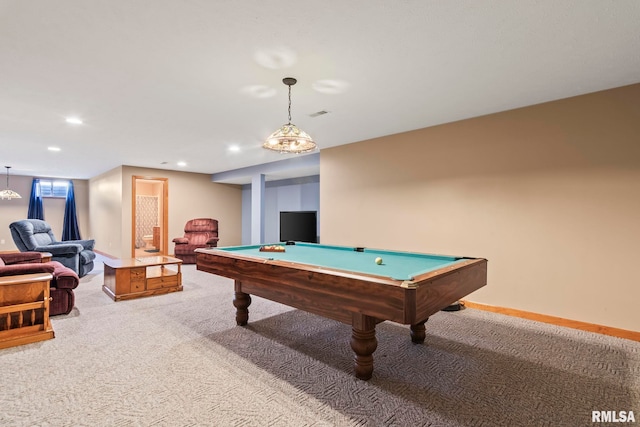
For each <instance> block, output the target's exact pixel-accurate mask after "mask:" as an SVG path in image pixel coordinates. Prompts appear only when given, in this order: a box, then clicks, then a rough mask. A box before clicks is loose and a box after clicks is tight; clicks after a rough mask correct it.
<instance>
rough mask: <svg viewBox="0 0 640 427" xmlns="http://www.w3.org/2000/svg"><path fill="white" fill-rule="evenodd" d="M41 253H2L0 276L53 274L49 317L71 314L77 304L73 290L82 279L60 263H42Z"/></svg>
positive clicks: (50, 286) (50, 285) (0, 256)
mask: <svg viewBox="0 0 640 427" xmlns="http://www.w3.org/2000/svg"><path fill="white" fill-rule="evenodd" d="M42 255H43V254H42V253H41V252H11V253H0V276H17V275H21V274H31V273H51V274H52V275H53V279H52V280H51V283H50V284H49V289H50V296H51V298H52V299H51V303H50V304H49V315H50V316H55V315H57V314H69V313H70V312H71V310H72V309H73V306H74V304H75V295H74V293H73V290H74V289H75V288H77V287H78V284H79V283H80V278H79V277H78V275H77V274H76V272H75V271H73V270H72V269H70V268H69V267H65V266H64V265H62V264H61V263H59V262H58V261H49V262H42Z"/></svg>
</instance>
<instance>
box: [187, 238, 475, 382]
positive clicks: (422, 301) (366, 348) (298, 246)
mask: <svg viewBox="0 0 640 427" xmlns="http://www.w3.org/2000/svg"><path fill="white" fill-rule="evenodd" d="M275 245H276V246H279V247H278V248H275V249H279V250H280V252H264V251H261V248H264V246H265V245H250V246H233V247H219V248H211V249H197V250H196V265H197V269H198V270H202V271H206V272H209V273H213V274H216V275H219V276H224V277H229V278H231V279H234V281H235V297H234V300H233V305H234V306H235V307H236V323H237V324H238V325H241V326H244V325H246V324H247V322H248V320H249V310H248V307H249V305H250V304H251V295H252V294H253V295H257V296H260V297H263V298H266V299H269V300H272V301H276V302H279V303H282V304H286V305H288V306H291V307H295V308H298V309H301V310H305V311H308V312H310V313H314V314H318V315H320V316H324V317H328V318H330V319H335V320H338V321H340V322H343V323H346V324H350V325H351V326H352V335H351V348H352V349H353V351H354V353H355V375H356V377H357V378H359V379H362V380H368V379H369V378H371V375H372V373H373V352H374V351H375V350H376V347H377V345H378V341H377V340H376V331H375V328H376V324H377V323H380V322H383V321H385V320H390V321H393V322H397V323H400V324H404V325H410V335H411V340H412V341H413V342H414V343H423V342H424V340H425V322H426V321H427V320H428V319H429V316H431V315H432V314H434V313H437V312H438V311H440V310H441V309H443V308H445V307H447V306H449V305H450V304H452V303H454V302H456V301H458V300H459V299H460V298H462V297H464V296H465V295H468V294H469V293H471V292H473V291H475V290H477V289H479V288H481V287H482V286H484V285H486V283H487V260H486V259H483V258H469V257H458V256H443V255H429V254H421V253H412V252H399V251H387V250H378V249H369V248H360V247H347V246H330V245H322V244H313V243H300V242H287V243H286V244H285V243H279V244H275ZM269 246H272V245H269ZM282 250H284V251H282ZM376 258H381V262H380V261H379V262H380V263H379V264H378V263H377V262H376Z"/></svg>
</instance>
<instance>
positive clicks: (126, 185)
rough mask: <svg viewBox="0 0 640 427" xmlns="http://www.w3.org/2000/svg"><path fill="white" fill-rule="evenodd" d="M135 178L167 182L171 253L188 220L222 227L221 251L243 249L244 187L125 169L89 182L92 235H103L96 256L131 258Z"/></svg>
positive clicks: (203, 178) (197, 176)
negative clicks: (214, 221) (213, 222)
mask: <svg viewBox="0 0 640 427" xmlns="http://www.w3.org/2000/svg"><path fill="white" fill-rule="evenodd" d="M134 175H135V176H144V177H148V178H168V180H169V181H168V188H169V236H168V237H169V239H168V240H169V252H170V253H173V248H174V244H173V243H171V240H173V238H174V237H180V236H182V235H184V225H185V223H186V222H187V221H188V220H189V219H192V218H199V217H205V218H215V219H217V220H218V221H219V227H220V242H219V245H220V246H223V245H224V246H228V245H239V244H240V243H241V233H242V230H241V218H242V213H241V211H242V200H241V187H239V186H235V185H228V184H217V183H213V182H211V175H209V174H198V173H187V172H178V171H167V170H161V169H149V168H138V167H132V166H122V167H119V168H116V169H114V170H112V171H109V172H107V173H106V174H103V175H101V176H98V177H95V178H92V179H91V180H90V183H91V184H90V185H91V223H92V229H94V230H96V229H97V228H99V229H100V231H96V233H97V235H98V236H99V238H96V249H97V250H99V251H101V252H103V253H106V254H108V255H111V256H115V257H120V258H125V257H130V256H131V230H132V229H131V227H132V220H131V207H132V206H131V202H132V200H131V197H132V177H133V176H134ZM101 188H102V189H101ZM105 227H106V228H105ZM113 230H118V232H119V234H118V233H113Z"/></svg>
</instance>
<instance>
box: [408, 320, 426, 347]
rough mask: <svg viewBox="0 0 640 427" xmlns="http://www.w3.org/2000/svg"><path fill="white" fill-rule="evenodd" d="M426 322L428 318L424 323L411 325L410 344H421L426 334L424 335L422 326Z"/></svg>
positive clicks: (424, 329)
mask: <svg viewBox="0 0 640 427" xmlns="http://www.w3.org/2000/svg"><path fill="white" fill-rule="evenodd" d="M427 320H429V318H427V319H426V320H425V321H424V322H420V323H416V324H415V325H411V332H410V334H411V342H414V343H416V344H422V343H423V342H424V339H425V338H426V336H427V334H426V332H425V331H426V328H425V326H424V324H425V323H427Z"/></svg>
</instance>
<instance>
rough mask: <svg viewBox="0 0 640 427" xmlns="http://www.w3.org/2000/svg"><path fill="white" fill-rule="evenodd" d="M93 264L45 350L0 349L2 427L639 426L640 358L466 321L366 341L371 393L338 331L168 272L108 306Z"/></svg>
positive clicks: (542, 332)
mask: <svg viewBox="0 0 640 427" xmlns="http://www.w3.org/2000/svg"><path fill="white" fill-rule="evenodd" d="M102 268H103V266H102V264H101V263H100V262H98V263H97V267H96V269H95V270H94V271H93V272H92V273H91V274H90V275H89V276H87V277H85V278H83V279H82V282H81V284H80V286H79V287H78V289H77V290H76V308H75V309H74V311H73V312H72V313H71V314H69V315H67V316H55V317H53V318H52V323H53V327H54V329H55V333H56V338H55V339H53V340H49V341H44V342H40V343H34V344H29V345H25V346H21V347H14V348H10V349H5V350H0V372H1V377H2V381H1V385H0V425H2V426H13V425H15V426H151V425H158V426H296V427H299V426H584V425H594V424H592V423H591V411H596V410H616V411H622V410H624V411H629V410H633V411H634V413H635V416H636V418H640V343H637V342H633V341H628V340H622V339H616V338H612V337H607V336H602V335H596V334H590V333H586V332H581V331H575V330H570V329H563V328H557V327H553V326H550V325H546V324H541V323H536V322H531V321H526V320H522V319H517V318H510V317H506V316H502V315H499V314H495V313H487V312H482V311H478V310H472V309H466V310H463V311H460V312H454V313H445V312H441V313H438V314H436V315H434V316H433V317H432V318H431V319H430V320H429V322H428V323H427V339H426V342H425V344H424V345H414V344H412V343H411V340H410V338H409V332H408V327H407V326H402V325H398V324H394V323H389V322H385V323H382V324H379V325H378V326H377V338H378V342H379V344H378V349H377V350H376V352H375V353H374V358H375V362H374V373H373V378H372V379H371V380H370V381H366V382H365V381H360V380H357V379H356V378H355V377H354V376H353V360H352V359H353V354H352V351H351V348H350V347H349V339H350V334H351V330H350V326H348V325H344V324H341V323H338V322H335V321H332V320H328V319H324V318H321V317H318V316H314V315H311V314H308V313H305V312H302V311H298V310H293V309H291V308H289V307H286V306H283V305H280V304H277V303H274V302H271V301H268V300H264V299H261V298H257V297H254V298H253V303H252V304H251V306H250V307H249V310H250V314H249V322H250V323H249V325H248V326H247V327H238V326H236V325H235V308H234V307H233V305H232V298H233V283H232V281H230V280H228V279H224V278H220V277H217V276H213V275H210V274H207V273H203V272H199V271H197V270H196V269H195V266H193V265H188V266H184V267H183V273H184V274H183V284H184V291H183V292H177V293H172V294H168V295H161V296H155V297H150V298H143V299H138V300H131V301H122V302H117V303H115V302H113V301H112V300H111V299H110V298H109V297H107V296H106V295H105V294H104V293H103V292H102V290H101V285H102V274H103V271H102Z"/></svg>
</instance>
